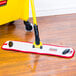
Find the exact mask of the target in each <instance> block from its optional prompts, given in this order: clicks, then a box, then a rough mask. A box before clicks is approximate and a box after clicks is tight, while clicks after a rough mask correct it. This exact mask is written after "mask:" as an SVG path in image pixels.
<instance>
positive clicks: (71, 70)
mask: <svg viewBox="0 0 76 76" xmlns="http://www.w3.org/2000/svg"><path fill="white" fill-rule="evenodd" d="M37 20H38V25H39V31H40V38H41V41H42V42H43V43H44V44H53V45H61V46H69V47H72V48H74V49H76V14H70V15H61V16H49V17H40V18H37ZM30 21H31V22H32V19H30ZM7 40H17V41H29V42H33V41H34V32H26V31H25V28H24V24H23V21H21V20H18V21H16V22H15V23H14V24H7V25H2V26H0V47H1V46H2V44H3V43H4V42H5V41H7ZM0 76H76V54H75V56H74V57H73V58H71V59H65V58H60V57H54V56H46V55H36V54H26V53H21V52H13V51H5V50H2V49H1V48H0Z"/></svg>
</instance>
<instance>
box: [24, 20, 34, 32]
mask: <svg viewBox="0 0 76 76" xmlns="http://www.w3.org/2000/svg"><path fill="white" fill-rule="evenodd" d="M24 24H25V29H26V31H29V32H31V31H32V30H33V24H32V23H30V22H29V21H27V22H26V21H24Z"/></svg>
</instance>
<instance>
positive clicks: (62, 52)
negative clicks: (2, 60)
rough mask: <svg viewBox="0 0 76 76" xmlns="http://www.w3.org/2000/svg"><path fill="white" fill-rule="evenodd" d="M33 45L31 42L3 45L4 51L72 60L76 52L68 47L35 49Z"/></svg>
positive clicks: (47, 46)
mask: <svg viewBox="0 0 76 76" xmlns="http://www.w3.org/2000/svg"><path fill="white" fill-rule="evenodd" d="M32 46H33V44H32V43H29V42H19V41H7V42H5V43H4V44H3V46H2V49H4V50H12V51H19V52H24V53H34V54H42V55H53V56H59V57H64V58H72V57H73V56H74V54H75V50H74V49H72V48H68V47H63V46H56V45H49V44H44V45H43V48H42V49H40V48H33V47H32Z"/></svg>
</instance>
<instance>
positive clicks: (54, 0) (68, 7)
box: [30, 0, 76, 16]
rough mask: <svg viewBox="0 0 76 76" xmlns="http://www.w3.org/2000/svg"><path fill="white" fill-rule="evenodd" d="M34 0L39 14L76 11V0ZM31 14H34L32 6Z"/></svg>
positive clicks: (47, 14)
mask: <svg viewBox="0 0 76 76" xmlns="http://www.w3.org/2000/svg"><path fill="white" fill-rule="evenodd" d="M34 2H35V8H36V15H37V16H49V15H59V14H70V13H76V0H34ZM30 16H32V13H31V7H30Z"/></svg>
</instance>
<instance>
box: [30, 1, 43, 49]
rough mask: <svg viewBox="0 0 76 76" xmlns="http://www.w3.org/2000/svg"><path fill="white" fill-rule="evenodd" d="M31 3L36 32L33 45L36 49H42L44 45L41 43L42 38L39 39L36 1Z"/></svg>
mask: <svg viewBox="0 0 76 76" xmlns="http://www.w3.org/2000/svg"><path fill="white" fill-rule="evenodd" d="M30 2H31V9H32V16H33V23H34V31H35V42H34V44H33V47H34V48H42V43H41V42H40V38H39V31H38V25H37V19H36V12H35V5H34V0H30Z"/></svg>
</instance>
